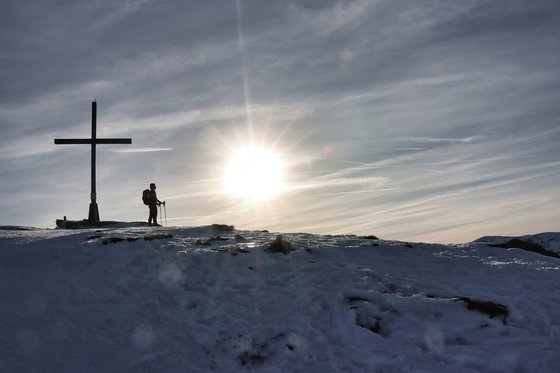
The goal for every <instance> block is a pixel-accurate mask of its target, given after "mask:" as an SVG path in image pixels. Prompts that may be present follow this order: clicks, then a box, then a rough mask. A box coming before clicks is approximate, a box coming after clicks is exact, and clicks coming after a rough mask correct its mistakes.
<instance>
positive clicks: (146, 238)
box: [144, 233, 173, 241]
mask: <svg viewBox="0 0 560 373" xmlns="http://www.w3.org/2000/svg"><path fill="white" fill-rule="evenodd" d="M172 237H173V235H172V234H168V233H161V234H151V235H147V236H144V241H153V240H163V239H166V238H172Z"/></svg>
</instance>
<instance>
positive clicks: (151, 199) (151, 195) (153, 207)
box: [143, 183, 165, 225]
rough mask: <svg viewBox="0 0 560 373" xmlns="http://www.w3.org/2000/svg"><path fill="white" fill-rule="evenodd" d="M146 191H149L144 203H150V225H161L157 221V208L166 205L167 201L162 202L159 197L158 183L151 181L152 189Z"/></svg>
mask: <svg viewBox="0 0 560 373" xmlns="http://www.w3.org/2000/svg"><path fill="white" fill-rule="evenodd" d="M146 191H147V193H146V196H145V201H144V203H146V204H147V205H148V207H149V208H150V215H149V217H148V225H159V224H158V223H157V208H158V206H160V205H165V201H163V202H162V201H160V200H159V199H158V198H157V194H156V184H154V183H151V184H150V189H149V190H146ZM143 198H144V197H143ZM152 222H153V224H152Z"/></svg>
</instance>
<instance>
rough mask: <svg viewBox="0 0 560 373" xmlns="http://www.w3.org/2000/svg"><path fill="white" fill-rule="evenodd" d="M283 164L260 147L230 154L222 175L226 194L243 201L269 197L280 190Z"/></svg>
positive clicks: (272, 153) (276, 156)
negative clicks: (223, 175)
mask: <svg viewBox="0 0 560 373" xmlns="http://www.w3.org/2000/svg"><path fill="white" fill-rule="evenodd" d="M283 179H284V162H283V161H282V159H281V158H280V156H279V155H278V154H277V153H275V152H273V151H271V150H269V149H266V148H264V147H259V146H251V147H248V148H244V149H241V150H239V151H238V152H236V153H234V154H233V157H232V158H231V160H230V162H229V164H228V165H227V168H226V173H225V178H224V182H225V189H226V192H227V193H229V194H231V195H233V196H235V197H237V198H241V199H244V200H247V201H263V200H268V199H271V198H273V197H274V196H277V195H278V194H280V193H281V192H282V190H283V189H284V181H283Z"/></svg>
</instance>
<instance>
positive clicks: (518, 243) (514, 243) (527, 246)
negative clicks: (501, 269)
mask: <svg viewBox="0 0 560 373" xmlns="http://www.w3.org/2000/svg"><path fill="white" fill-rule="evenodd" d="M489 246H491V247H501V248H503V249H521V250H527V251H531V252H533V253H537V254H541V255H546V256H550V257H553V258H560V254H558V253H555V252H553V251H548V250H546V249H545V248H544V247H542V246H541V245H538V244H536V243H532V242H527V241H522V240H520V239H518V238H514V239H513V240H510V241H508V242H504V243H500V244H492V245H489Z"/></svg>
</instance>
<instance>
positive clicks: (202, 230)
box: [0, 227, 560, 373]
mask: <svg viewBox="0 0 560 373" xmlns="http://www.w3.org/2000/svg"><path fill="white" fill-rule="evenodd" d="M169 235H171V236H172V237H169ZM275 237H276V234H273V233H268V232H238V231H232V232H227V231H223V230H220V229H216V228H212V227H198V228H122V229H107V230H101V231H94V230H75V231H66V230H40V229H30V230H22V229H16V228H13V227H12V228H9V227H6V228H4V229H0V296H1V298H2V302H1V303H0V317H1V320H2V324H1V326H0V371H1V372H92V373H93V372H211V371H216V372H237V371H241V372H243V371H255V372H537V371H539V372H559V371H560V368H559V367H560V358H559V355H558V352H559V351H560V290H559V286H558V285H559V280H560V259H557V258H553V257H548V256H543V255H539V254H537V253H533V252H528V251H525V250H520V249H516V248H512V249H504V248H497V247H490V246H488V245H486V242H494V243H496V242H505V241H507V240H509V239H511V238H500V239H498V238H493V239H491V238H488V237H486V238H484V239H481V240H479V241H476V242H473V243H469V244H463V245H437V244H421V243H412V244H410V243H403V242H395V241H383V240H374V239H367V238H360V237H355V236H318V235H309V234H286V235H284V237H285V238H286V239H287V240H288V241H289V242H291V244H292V246H293V248H294V251H292V252H291V253H289V254H287V255H284V254H278V253H271V252H268V251H267V250H266V249H267V246H268V243H270V242H271V241H272V240H273V239H274V238H275ZM525 239H530V240H533V241H534V242H541V243H543V242H544V243H546V244H547V245H549V249H551V250H554V249H555V248H556V249H558V242H560V234H558V233H547V234H545V235H536V236H531V237H525ZM554 245H556V246H554ZM483 311H484V312H483Z"/></svg>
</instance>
